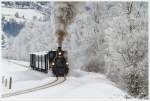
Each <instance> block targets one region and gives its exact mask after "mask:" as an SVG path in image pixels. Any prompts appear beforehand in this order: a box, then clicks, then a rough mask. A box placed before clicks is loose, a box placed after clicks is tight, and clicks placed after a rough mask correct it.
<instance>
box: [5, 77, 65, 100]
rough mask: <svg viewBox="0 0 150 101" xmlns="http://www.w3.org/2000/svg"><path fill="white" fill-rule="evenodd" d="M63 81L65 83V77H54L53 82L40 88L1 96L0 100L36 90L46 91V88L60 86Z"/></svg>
mask: <svg viewBox="0 0 150 101" xmlns="http://www.w3.org/2000/svg"><path fill="white" fill-rule="evenodd" d="M64 81H66V77H56V79H55V80H54V81H52V82H49V83H46V84H43V85H40V86H37V87H33V88H29V89H26V90H20V91H15V92H9V93H5V94H2V98H6V97H11V96H16V95H20V94H25V93H30V92H33V91H37V90H42V89H46V88H49V87H53V86H56V85H58V84H61V83H63V82H64Z"/></svg>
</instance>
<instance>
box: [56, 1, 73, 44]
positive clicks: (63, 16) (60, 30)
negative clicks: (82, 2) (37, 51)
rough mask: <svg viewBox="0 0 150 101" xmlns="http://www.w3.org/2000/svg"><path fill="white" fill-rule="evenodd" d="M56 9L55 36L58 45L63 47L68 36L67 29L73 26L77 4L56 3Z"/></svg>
mask: <svg viewBox="0 0 150 101" xmlns="http://www.w3.org/2000/svg"><path fill="white" fill-rule="evenodd" d="M55 8H56V9H55V22H56V32H55V34H56V36H57V41H58V45H59V46H62V42H63V40H64V38H65V36H66V35H67V34H68V32H67V27H68V26H69V25H70V24H71V22H72V21H73V18H74V17H75V15H76V3H75V2H56V4H55Z"/></svg>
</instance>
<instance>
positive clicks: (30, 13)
mask: <svg viewBox="0 0 150 101" xmlns="http://www.w3.org/2000/svg"><path fill="white" fill-rule="evenodd" d="M16 13H18V14H19V17H22V16H24V17H25V18H27V19H30V20H31V19H33V17H34V16H36V17H37V18H40V17H41V18H43V14H41V13H40V12H38V11H37V10H34V9H16V8H6V7H2V8H1V14H2V15H5V16H7V17H9V18H13V17H14V16H15V14H16Z"/></svg>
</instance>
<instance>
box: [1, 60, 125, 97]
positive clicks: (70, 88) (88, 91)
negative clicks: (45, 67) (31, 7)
mask: <svg viewBox="0 0 150 101" xmlns="http://www.w3.org/2000/svg"><path fill="white" fill-rule="evenodd" d="M18 63H20V64H23V62H18ZM24 63H25V62H24ZM2 64H3V66H2V67H3V75H5V76H6V75H7V76H8V75H9V76H12V77H13V84H12V90H11V91H15V90H22V89H27V88H32V87H35V86H38V85H40V84H43V83H46V82H49V81H53V80H54V79H55V78H54V77H53V76H52V74H51V72H50V73H49V74H44V73H40V72H36V71H33V70H31V69H28V68H25V67H21V66H18V65H16V64H13V63H12V62H8V61H7V60H2ZM25 64H27V63H25ZM75 73H78V76H76V77H74V76H69V77H67V80H66V81H65V82H63V83H62V84H59V85H57V86H54V87H50V88H47V89H43V90H39V91H35V92H31V93H27V94H22V95H18V96H13V97H10V98H28V99H29V98H32V99H33V98H35V99H37V98H44V99H45V98H124V97H125V95H126V93H124V92H123V91H121V90H120V89H119V88H117V87H116V85H115V84H114V83H113V82H111V81H109V80H108V79H107V78H106V77H105V76H104V75H101V74H96V73H88V72H84V71H80V70H78V71H76V72H75ZM3 91H4V92H6V91H7V92H8V91H9V90H6V89H5V90H4V89H3Z"/></svg>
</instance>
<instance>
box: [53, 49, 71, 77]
mask: <svg viewBox="0 0 150 101" xmlns="http://www.w3.org/2000/svg"><path fill="white" fill-rule="evenodd" d="M65 54H66V51H62V49H61V47H58V49H57V51H56V57H55V59H54V61H53V63H52V72H53V74H54V75H55V76H57V77H58V76H66V75H67V74H68V71H69V68H68V62H67V57H66V56H65Z"/></svg>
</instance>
